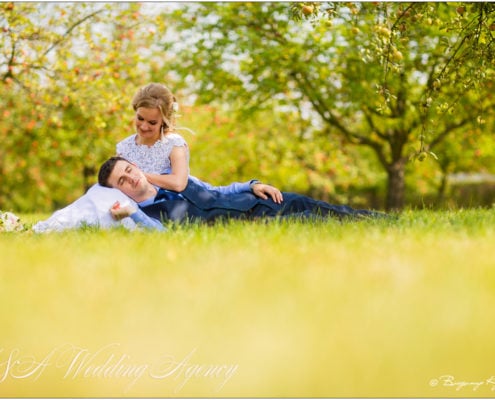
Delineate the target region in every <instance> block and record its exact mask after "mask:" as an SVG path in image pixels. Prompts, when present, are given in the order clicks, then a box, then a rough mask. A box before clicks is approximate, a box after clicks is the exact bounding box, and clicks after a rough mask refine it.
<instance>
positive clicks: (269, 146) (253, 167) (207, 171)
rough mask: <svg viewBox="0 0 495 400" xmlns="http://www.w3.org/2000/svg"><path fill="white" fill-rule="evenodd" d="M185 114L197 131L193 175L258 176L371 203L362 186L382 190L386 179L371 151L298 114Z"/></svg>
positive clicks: (203, 110)
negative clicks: (326, 131)
mask: <svg viewBox="0 0 495 400" xmlns="http://www.w3.org/2000/svg"><path fill="white" fill-rule="evenodd" d="M181 114H182V117H181V119H180V121H179V123H180V125H183V126H186V127H188V128H190V129H192V130H193V131H194V132H195V133H196V134H195V135H190V134H187V133H185V134H184V135H185V138H186V139H187V141H188V143H189V146H190V150H191V154H192V157H191V174H193V175H195V176H198V177H200V178H202V179H204V180H206V181H208V182H211V183H213V184H217V185H224V184H226V183H227V182H231V181H246V180H249V179H252V178H254V177H256V178H258V179H260V180H262V181H263V182H266V183H270V184H273V185H275V186H277V187H279V188H280V189H281V190H285V191H292V192H299V193H307V194H310V195H312V196H314V197H317V198H320V199H325V200H327V201H331V202H337V203H350V204H353V205H355V206H357V205H359V206H365V205H368V206H369V202H370V199H369V198H366V197H364V196H363V195H362V194H360V193H359V190H358V189H359V188H362V187H366V188H367V189H368V190H370V189H375V190H378V189H379V186H380V184H381V182H382V181H383V176H380V175H379V174H376V173H374V171H376V170H377V169H376V167H375V166H373V165H372V161H370V160H372V159H373V158H372V157H370V156H369V154H368V155H366V154H365V153H364V151H363V150H362V149H361V151H359V149H355V148H349V147H348V146H345V145H344V144H343V143H342V142H341V140H340V138H338V137H336V138H335V141H332V140H329V138H328V137H327V136H326V135H323V134H321V133H318V132H314V131H313V130H312V129H311V124H310V123H309V122H308V121H304V120H301V119H299V118H298V117H297V115H295V113H291V114H289V113H283V114H282V113H278V114H274V113H269V112H266V111H260V112H257V113H255V114H253V115H252V117H251V118H250V119H245V120H243V121H242V122H241V123H239V120H238V119H237V118H236V117H235V115H232V113H231V112H228V111H223V110H221V109H217V108H214V107H212V106H202V107H199V106H195V107H193V108H192V109H191V108H185V107H183V108H182V110H181ZM356 182H360V184H357V183H356ZM378 206H379V205H378Z"/></svg>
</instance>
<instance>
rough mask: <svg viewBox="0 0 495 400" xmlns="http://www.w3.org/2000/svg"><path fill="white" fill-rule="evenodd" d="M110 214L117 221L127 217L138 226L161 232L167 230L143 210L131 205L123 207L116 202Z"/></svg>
mask: <svg viewBox="0 0 495 400" xmlns="http://www.w3.org/2000/svg"><path fill="white" fill-rule="evenodd" d="M110 214H111V215H112V218H113V219H115V220H117V221H119V220H121V219H123V218H126V217H131V219H132V220H133V221H134V222H135V223H136V224H137V225H140V226H143V227H144V228H146V229H155V230H159V231H165V230H166V229H165V227H164V226H163V225H162V223H161V222H160V221H158V220H157V219H155V218H151V217H149V216H148V215H146V214H145V213H144V212H143V211H142V210H141V209H139V208H138V209H135V208H134V207H133V206H131V205H130V204H126V205H123V206H121V205H120V203H119V202H118V201H116V202H115V203H114V205H113V206H112V208H111V209H110Z"/></svg>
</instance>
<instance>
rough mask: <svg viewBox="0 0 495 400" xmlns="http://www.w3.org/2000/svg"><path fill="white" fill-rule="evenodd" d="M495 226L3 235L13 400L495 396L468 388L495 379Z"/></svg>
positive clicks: (4, 376) (448, 217)
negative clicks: (55, 399) (25, 399)
mask: <svg viewBox="0 0 495 400" xmlns="http://www.w3.org/2000/svg"><path fill="white" fill-rule="evenodd" d="M24 219H25V221H28V222H34V221H36V220H37V217H34V218H33V216H25V217H24ZM494 227H495V210H466V211H459V212H428V211H422V212H413V211H410V212H406V213H404V214H403V215H402V216H401V217H400V218H399V219H398V220H397V221H379V222H376V221H361V222H358V223H339V222H336V221H329V222H325V223H311V224H303V223H299V222H292V223H289V222H280V223H270V224H263V223H240V222H237V223H232V224H225V225H217V226H213V227H211V226H210V227H206V226H189V227H175V228H172V229H170V230H169V231H168V232H165V233H149V232H127V231H123V230H111V231H96V230H94V229H83V230H80V231H72V232H65V233H59V234H47V235H35V234H32V233H30V232H24V233H15V234H2V235H0V254H1V255H2V260H3V261H2V267H1V269H0V271H1V274H2V275H1V281H0V307H1V314H0V326H1V327H2V329H1V333H0V349H2V350H3V351H2V352H1V353H0V395H2V396H30V397H32V396H36V397H43V396H63V397H80V396H102V397H111V396H117V397H125V396H131V397H136V396H158V397H180V396H185V397H196V396H199V397H242V396H247V397H259V396H261V397H294V396H298V397H318V396H320V397H321V396H323V397H347V396H352V397H373V396H378V397H387V396H392V397H456V396H459V397H473V396H481V397H486V396H491V395H492V394H493V391H492V390H491V389H492V388H493V387H495V379H494V384H493V385H491V384H489V383H487V382H484V383H483V385H480V386H479V387H478V389H477V390H474V386H473V385H466V386H464V387H460V384H459V382H460V381H465V382H469V383H472V382H480V381H485V380H487V379H489V378H490V377H491V376H492V374H494V375H495V371H494V369H493V362H492V358H493V357H492V356H493V354H494V352H495V344H493V342H494V341H493V338H492V332H494V328H495V322H493V318H492V310H493V309H494V308H495V295H494V293H495V291H494V289H495V272H494V271H493V266H494V262H493V261H492V257H491V255H490V254H491V253H490V251H491V250H492V249H493V243H494V242H495V228H494ZM76 348H80V349H81V350H80V351H78V350H76ZM69 349H70V351H69ZM23 357H24V358H23ZM29 357H30V358H29ZM21 359H22V361H23V363H22V364H15V361H16V360H21ZM119 360H120V361H119ZM36 363H38V364H36ZM199 365H200V366H202V369H199V367H198V366H199ZM138 366H140V367H141V369H139V368H138ZM222 366H224V368H223V369H221V367H222ZM213 367H215V368H216V369H213ZM36 368H37V369H36ZM98 368H99V369H98ZM119 368H120V370H119ZM229 368H230V369H229ZM33 371H34V372H33ZM118 371H120V373H119V372H118ZM126 371H127V372H126ZM193 372H195V373H197V374H196V375H192V374H193ZM205 375H207V376H205ZM444 375H452V376H454V381H452V380H451V381H450V382H455V383H456V384H457V386H446V385H447V383H448V382H449V381H448V379H447V378H444V380H439V378H440V377H441V376H444ZM435 379H437V381H435ZM438 380H439V381H438ZM430 382H432V383H433V384H435V383H436V386H432V384H430ZM457 389H458V390H457Z"/></svg>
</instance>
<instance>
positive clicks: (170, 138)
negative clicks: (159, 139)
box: [163, 132, 187, 146]
mask: <svg viewBox="0 0 495 400" xmlns="http://www.w3.org/2000/svg"><path fill="white" fill-rule="evenodd" d="M163 139H164V141H165V142H169V143H171V144H173V145H174V146H187V142H186V140H185V139H184V138H183V137H182V136H181V135H179V134H178V133H175V132H170V133H167V134H166V135H165V136H164V138H163Z"/></svg>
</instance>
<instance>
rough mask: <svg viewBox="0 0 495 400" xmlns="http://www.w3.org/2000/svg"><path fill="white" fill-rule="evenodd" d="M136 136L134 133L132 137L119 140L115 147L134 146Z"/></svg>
mask: <svg viewBox="0 0 495 400" xmlns="http://www.w3.org/2000/svg"><path fill="white" fill-rule="evenodd" d="M136 135H137V134H136V133H135V134H134V135H131V136H128V137H126V138H125V139H123V140H121V141H120V142H118V143H117V147H121V146H129V145H135V144H136Z"/></svg>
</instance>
